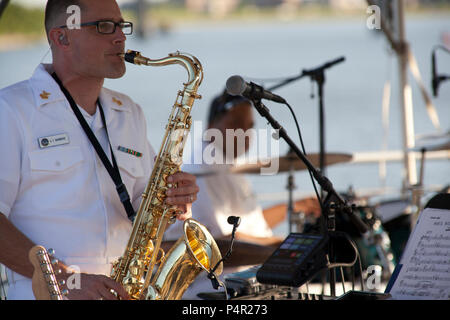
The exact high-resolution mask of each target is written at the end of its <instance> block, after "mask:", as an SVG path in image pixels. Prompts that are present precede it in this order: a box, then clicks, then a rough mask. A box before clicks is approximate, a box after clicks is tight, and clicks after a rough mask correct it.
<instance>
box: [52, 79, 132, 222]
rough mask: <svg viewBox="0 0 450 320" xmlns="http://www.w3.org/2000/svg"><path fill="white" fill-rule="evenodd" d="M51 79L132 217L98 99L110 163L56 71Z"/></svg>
mask: <svg viewBox="0 0 450 320" xmlns="http://www.w3.org/2000/svg"><path fill="white" fill-rule="evenodd" d="M52 77H53V79H55V81H56V83H58V85H59V87H60V88H61V91H62V92H63V93H64V95H65V96H66V98H67V101H69V104H70V107H71V108H72V110H73V113H74V114H75V116H76V117H77V119H78V121H79V122H80V125H81V127H82V128H83V130H84V132H85V133H86V135H87V137H88V138H89V141H90V142H91V144H92V146H93V147H94V149H95V151H96V152H97V155H98V157H99V158H100V160H101V161H102V163H103V165H104V166H105V168H106V170H107V171H108V173H109V175H110V176H111V179H112V180H113V181H114V184H115V185H116V190H117V193H118V194H119V198H120V201H121V202H122V204H123V206H124V208H125V211H126V212H127V215H128V218H129V219H132V218H133V216H134V215H135V212H134V209H133V206H132V205H131V202H130V196H129V195H128V192H127V188H126V187H125V185H124V184H123V182H122V178H121V176H120V171H119V167H118V166H117V162H116V158H115V157H114V152H113V149H112V147H111V143H110V142H109V135H108V128H107V127H106V121H105V114H104V113H103V108H102V105H101V103H100V99H97V104H98V108H99V111H100V116H101V118H102V122H103V126H104V127H105V131H106V137H107V138H108V144H109V148H110V150H111V158H112V164H111V162H110V161H109V159H108V157H107V155H106V154H105V151H104V150H103V148H102V147H101V145H100V143H99V142H98V140H97V137H96V136H95V134H94V133H93V132H92V130H91V128H90V127H89V125H88V123H87V122H86V119H85V118H84V117H83V115H82V114H81V111H80V109H79V108H78V106H77V104H76V103H75V101H74V100H73V98H72V96H71V95H70V93H69V91H67V89H66V88H65V87H64V86H63V84H62V82H61V80H60V79H59V78H58V76H57V75H56V73H54V72H53V73H52Z"/></svg>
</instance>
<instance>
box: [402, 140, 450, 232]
mask: <svg viewBox="0 0 450 320" xmlns="http://www.w3.org/2000/svg"><path fill="white" fill-rule="evenodd" d="M439 139H441V141H439ZM433 140H434V142H433V143H430V144H428V145H427V144H424V145H422V146H417V147H414V148H411V149H410V151H420V153H421V157H420V172H419V181H418V183H417V184H415V185H412V186H410V188H409V190H410V191H411V198H412V200H411V202H412V204H413V205H415V210H414V212H413V214H412V216H411V230H413V229H414V226H415V225H416V222H417V218H418V217H419V214H420V212H421V211H422V209H423V206H422V204H421V199H422V197H423V195H424V183H423V182H424V170H425V158H426V156H425V155H426V152H429V151H444V150H450V132H447V133H445V134H443V135H437V136H434V139H433ZM436 140H438V142H437V143H436Z"/></svg>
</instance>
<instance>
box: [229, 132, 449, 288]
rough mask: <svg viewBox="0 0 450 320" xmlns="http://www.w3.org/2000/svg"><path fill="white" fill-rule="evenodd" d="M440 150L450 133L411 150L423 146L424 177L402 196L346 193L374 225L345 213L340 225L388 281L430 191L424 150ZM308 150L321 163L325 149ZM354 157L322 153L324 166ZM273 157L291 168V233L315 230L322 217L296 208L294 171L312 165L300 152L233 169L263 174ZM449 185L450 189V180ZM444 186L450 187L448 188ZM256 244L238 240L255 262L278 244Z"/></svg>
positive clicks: (367, 262)
mask: <svg viewBox="0 0 450 320" xmlns="http://www.w3.org/2000/svg"><path fill="white" fill-rule="evenodd" d="M439 150H450V134H447V141H446V142H444V143H440V144H439V145H436V144H433V145H427V146H422V147H420V148H415V149H414V150H410V151H416V152H417V151H420V152H421V153H422V158H421V166H420V180H419V183H418V184H417V185H414V186H411V187H410V188H409V189H408V190H406V192H403V195H402V196H394V197H391V198H388V199H384V200H378V201H375V202H374V201H373V200H372V199H371V198H376V196H378V195H379V194H377V193H375V194H374V195H357V194H356V193H355V192H354V190H352V189H351V188H349V190H346V191H345V192H343V193H342V195H343V197H344V198H345V200H346V201H347V202H348V203H349V204H351V205H352V208H353V212H355V213H356V214H357V215H358V216H359V217H360V218H361V220H362V221H363V222H364V223H365V224H366V225H367V226H368V228H369V232H367V233H366V234H364V235H361V233H360V232H358V230H356V228H355V227H354V226H352V224H351V222H350V221H348V219H346V218H345V217H337V218H336V229H337V230H340V231H343V232H346V233H347V234H349V235H350V237H351V238H352V239H353V241H354V243H356V245H357V248H358V250H359V254H360V258H361V262H362V269H363V270H366V269H367V268H368V267H369V266H374V265H375V266H381V269H382V280H385V281H388V280H389V278H390V277H391V275H392V273H393V271H394V268H395V266H396V264H397V263H398V262H399V260H400V258H401V254H402V252H403V250H404V248H405V246H406V243H407V241H408V238H409V235H410V233H411V231H412V228H413V226H414V224H415V221H416V219H417V215H418V214H419V212H420V211H421V210H422V209H423V204H422V203H421V202H422V201H423V196H424V194H425V192H424V187H423V176H424V162H425V154H426V152H428V151H439ZM306 156H307V158H308V159H309V161H310V162H311V163H312V164H313V165H314V166H315V167H319V162H320V159H321V155H320V154H318V153H314V154H308V155H306ZM352 158H353V157H352V155H351V154H347V153H326V154H325V155H324V157H323V158H322V159H324V161H325V164H324V165H325V166H331V165H335V164H339V163H347V162H351V161H352ZM273 161H277V166H278V172H279V173H288V176H287V190H288V203H287V217H288V219H287V220H288V228H289V233H291V232H299V233H302V232H309V231H310V230H313V229H312V226H313V225H314V224H315V223H317V221H318V219H317V218H316V219H312V218H311V217H310V216H308V212H302V211H294V202H295V201H294V189H295V183H294V173H295V172H297V171H300V170H306V169H307V167H306V166H305V164H304V163H303V162H302V161H301V160H300V159H299V158H298V157H297V156H296V155H292V154H287V155H286V156H283V157H279V158H276V159H272V160H270V161H261V162H256V163H251V164H242V165H236V166H234V167H232V168H231V169H230V173H231V174H260V173H261V169H263V168H270V167H271V166H272V162H273ZM446 188H447V189H448V186H447V187H446ZM441 192H442V190H441ZM444 192H448V190H447V191H444ZM254 246H255V245H249V244H248V243H241V245H240V244H239V242H237V244H236V245H235V248H237V249H236V250H237V252H239V255H240V256H241V257H242V256H247V257H248V258H249V259H250V260H251V261H250V260H249V261H248V262H250V263H252V264H257V263H263V262H264V260H265V259H266V258H267V257H268V256H269V255H270V252H271V251H272V250H273V248H269V249H270V250H268V248H259V249H255V247H254ZM222 247H223V249H224V250H225V248H226V247H227V243H222ZM259 247H262V246H259ZM260 249H261V250H260ZM262 249H264V250H262ZM258 250H259V252H264V254H263V256H260V255H256V256H255V254H254V253H255V251H258ZM236 254H237V253H236ZM241 254H242V255H241ZM238 260H239V259H237V260H236V263H237V264H239V263H240V262H239V261H238Z"/></svg>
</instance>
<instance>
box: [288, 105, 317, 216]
mask: <svg viewBox="0 0 450 320" xmlns="http://www.w3.org/2000/svg"><path fill="white" fill-rule="evenodd" d="M285 105H286V106H287V107H288V108H289V110H290V111H291V114H292V117H293V118H294V122H295V125H296V127H297V133H298V136H299V138H300V144H301V146H302V151H303V153H304V154H305V155H307V153H306V151H305V145H304V144H303V138H302V133H301V130H300V126H299V124H298V121H297V117H296V116H295V113H294V110H293V109H292V107H291V106H290V105H289V103H287V102H286V103H285ZM307 169H308V173H309V176H310V177H311V182H312V185H313V187H314V191H315V193H316V197H317V200H318V201H319V204H320V208H321V209H322V211H323V206H322V199H321V198H320V195H319V192H318V191H317V186H316V182H315V180H314V177H313V174H312V172H311V170H310V169H309V168H307Z"/></svg>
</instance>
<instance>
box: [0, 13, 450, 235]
mask: <svg viewBox="0 0 450 320" xmlns="http://www.w3.org/2000/svg"><path fill="white" fill-rule="evenodd" d="M442 31H450V19H449V17H440V18H431V17H430V18H424V17H422V18H411V19H408V21H407V37H408V40H409V42H410V44H411V48H412V51H413V53H414V54H415V56H416V58H417V61H418V64H419V67H420V70H421V73H422V78H423V81H424V83H425V85H426V87H427V89H428V90H430V93H431V89H430V85H429V84H430V77H431V74H430V70H431V65H430V56H431V49H432V47H433V46H434V45H436V44H438V43H439V42H440V34H441V32H442ZM127 48H130V49H134V50H139V51H141V52H142V53H143V55H145V56H147V57H151V58H161V57H164V56H167V54H168V53H169V52H174V51H176V50H180V51H184V52H189V53H192V54H194V55H195V56H196V57H198V58H199V60H200V61H201V62H202V64H203V67H204V72H205V79H204V82H203V84H202V85H201V87H200V90H199V93H200V94H202V96H203V99H202V100H200V101H197V102H196V104H195V108H194V110H193V112H192V116H193V118H194V120H203V119H205V117H206V112H207V107H208V104H209V102H210V100H211V99H212V97H213V96H214V95H215V94H217V93H219V92H220V91H221V90H222V89H223V88H224V86H225V82H226V79H227V78H228V77H229V76H231V75H234V74H240V75H243V76H246V77H251V78H280V77H288V76H295V75H298V74H300V72H301V70H302V69H308V68H313V67H316V66H319V65H321V64H323V63H324V62H327V61H329V60H333V59H335V58H337V57H340V56H345V58H346V61H345V62H344V63H341V64H339V65H336V66H335V67H334V68H332V69H330V70H328V71H327V73H326V83H325V100H324V101H325V117H326V118H325V123H326V150H327V151H329V152H344V153H352V152H357V151H376V150H380V149H381V148H382V136H383V128H382V121H381V120H382V119H381V99H382V90H383V86H384V83H385V81H386V80H388V79H390V80H392V81H393V88H392V98H391V109H390V127H389V141H388V148H389V149H392V150H396V149H400V148H401V146H402V140H401V120H400V119H401V118H400V111H399V108H398V95H397V91H398V89H397V83H396V71H397V65H396V61H395V58H394V57H393V56H390V55H389V48H388V45H387V42H386V41H385V40H384V37H382V36H381V35H376V34H374V33H373V32H370V31H369V30H368V29H367V28H366V25H365V20H363V19H349V20H321V21H317V22H314V21H308V22H295V23H293V22H289V23H287V22H286V23H281V22H279V23H275V22H273V23H252V24H248V25H236V24H222V25H199V26H190V27H184V28H179V29H175V30H172V31H171V32H170V33H168V34H165V35H162V34H155V35H153V36H152V37H150V38H149V39H147V40H145V41H142V40H137V39H133V38H129V40H128V44H127ZM47 51H48V47H47V45H45V44H42V45H36V46H34V47H29V48H26V49H22V50H18V51H9V52H0V75H1V76H0V87H4V86H7V85H9V84H12V83H14V82H16V81H19V80H23V79H26V78H28V77H29V76H30V75H31V74H32V72H33V70H34V68H35V67H36V65H37V64H38V63H39V62H41V61H42V60H43V61H45V62H48V61H50V60H51V57H50V54H48V55H47V56H46V53H47ZM44 56H45V58H44ZM438 68H439V71H440V72H441V73H446V74H449V73H450V71H449V70H450V57H449V56H448V55H445V54H444V53H442V52H441V53H438ZM127 70H128V71H127V74H126V76H125V77H124V78H122V79H119V80H107V81H106V86H107V87H110V88H112V89H115V90H119V91H122V92H124V93H126V94H128V95H130V96H131V97H132V98H133V99H134V100H135V101H136V102H138V103H139V104H140V105H141V106H142V107H143V108H144V111H145V113H146V116H147V121H148V125H149V137H148V138H149V140H150V141H151V143H152V145H153V146H154V148H155V149H157V148H159V144H160V142H161V139H162V135H163V132H164V126H165V124H166V122H167V118H168V115H169V110H170V108H171V106H172V104H173V102H174V100H175V95H176V92H177V91H178V90H179V89H181V88H182V81H184V80H185V79H186V74H185V71H184V70H183V69H182V68H180V67H178V66H169V67H165V68H149V67H138V66H130V65H128V69H127ZM410 80H411V86H412V89H413V101H414V121H415V122H414V126H415V132H416V133H417V134H420V133H434V132H435V131H434V127H433V126H432V123H431V121H430V120H429V118H428V116H427V113H426V110H425V105H424V103H423V100H422V98H421V96H420V93H419V90H418V87H417V85H416V84H415V83H414V80H413V79H412V77H411V78H410ZM264 84H265V85H267V86H270V85H273V84H274V83H273V82H270V83H269V82H264ZM311 90H312V89H311V83H310V81H309V80H308V79H302V80H301V81H298V82H295V83H291V84H290V85H288V86H285V87H283V88H280V89H278V90H277V91H276V93H278V94H280V95H282V96H283V97H284V98H285V99H286V100H287V101H288V102H289V103H290V104H291V105H292V107H293V108H294V110H295V112H296V115H297V118H298V120H299V123H300V126H301V129H302V134H303V140H304V142H305V147H306V150H307V152H310V153H313V152H318V151H319V135H318V132H319V127H318V101H317V99H311V98H310V93H311ZM314 92H315V89H314ZM449 101H450V82H447V83H443V84H442V85H441V88H440V93H439V97H438V98H433V102H434V104H435V107H436V109H437V112H438V114H439V117H440V122H441V126H442V128H443V129H444V130H448V129H449V128H450V103H449ZM267 106H268V107H269V108H270V109H271V112H272V115H273V116H274V117H275V118H276V119H277V120H278V121H279V122H280V123H281V124H282V125H283V126H284V127H285V128H286V130H287V131H288V133H289V134H290V135H291V137H292V138H293V140H294V141H298V136H297V134H296V131H295V126H294V122H293V119H292V118H291V115H290V113H289V112H288V109H287V108H285V107H283V106H280V105H276V104H271V103H270V102H268V103H267ZM255 119H256V127H257V128H267V124H266V122H265V121H264V120H263V119H262V118H260V116H259V115H258V114H255ZM286 150H287V146H286V145H285V143H284V142H281V143H280V154H284V153H285V152H286ZM425 170H426V171H425V173H426V174H425V184H426V185H436V184H437V185H445V184H448V182H449V176H450V166H449V162H448V160H438V161H430V162H427V163H426V167H425ZM401 171H402V166H401V164H399V163H392V164H389V165H388V167H387V178H386V181H385V182H383V181H382V180H381V179H380V177H379V171H378V166H377V165H376V164H364V165H350V164H343V165H335V166H331V167H329V168H328V171H327V175H328V177H329V178H330V179H331V181H332V182H333V183H334V185H335V187H336V189H338V190H345V189H347V188H348V187H349V186H350V185H352V186H353V187H355V188H376V187H380V186H382V185H383V184H384V183H385V184H386V186H389V187H393V188H399V187H400V186H401V179H402V178H401ZM249 178H250V179H251V181H252V183H253V184H254V189H255V192H256V193H257V194H258V195H260V197H261V198H262V199H261V203H262V204H263V205H268V204H271V203H274V202H276V201H282V200H284V199H286V195H285V194H283V193H284V192H285V185H286V182H287V181H286V179H287V175H286V174H279V175H276V176H271V177H261V176H249ZM295 182H296V185H297V189H296V191H297V192H298V193H309V192H311V191H312V190H313V189H312V184H311V181H310V179H309V176H308V175H307V174H306V173H305V172H303V171H300V172H297V173H296V174H295ZM273 193H276V194H279V193H281V196H280V197H278V198H277V199H274V198H269V197H265V196H264V195H266V194H273ZM284 227H285V226H284ZM284 227H282V229H280V230H281V231H280V232H285V229H283V228H284Z"/></svg>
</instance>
